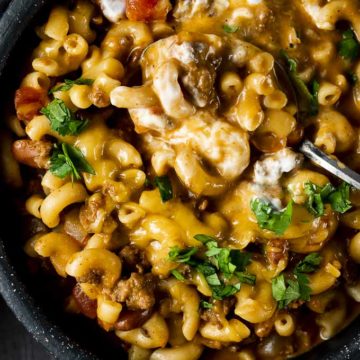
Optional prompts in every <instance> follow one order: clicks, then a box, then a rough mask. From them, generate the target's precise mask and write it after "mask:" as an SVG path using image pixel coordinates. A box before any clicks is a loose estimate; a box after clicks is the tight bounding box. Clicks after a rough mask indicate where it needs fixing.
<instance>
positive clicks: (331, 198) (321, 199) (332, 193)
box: [304, 182, 351, 217]
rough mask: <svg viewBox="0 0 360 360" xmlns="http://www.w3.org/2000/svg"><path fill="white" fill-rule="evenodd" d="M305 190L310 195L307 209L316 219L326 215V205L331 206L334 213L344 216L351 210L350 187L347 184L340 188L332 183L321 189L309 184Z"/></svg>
mask: <svg viewBox="0 0 360 360" xmlns="http://www.w3.org/2000/svg"><path fill="white" fill-rule="evenodd" d="M304 189H305V194H306V195H308V198H307V201H306V208H307V209H308V211H309V212H310V213H311V214H312V215H314V216H315V217H319V216H322V215H324V209H325V206H324V204H330V205H331V207H332V209H333V210H334V211H337V212H340V213H342V214H343V213H345V212H346V211H348V210H349V209H351V202H350V185H349V184H347V183H345V182H343V183H342V184H341V185H340V186H339V187H338V188H335V187H334V186H333V185H331V184H330V183H328V184H326V185H325V186H323V187H321V186H318V185H315V184H313V183H311V182H307V183H306V184H305V187H304Z"/></svg>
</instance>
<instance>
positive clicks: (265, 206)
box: [250, 198, 293, 235]
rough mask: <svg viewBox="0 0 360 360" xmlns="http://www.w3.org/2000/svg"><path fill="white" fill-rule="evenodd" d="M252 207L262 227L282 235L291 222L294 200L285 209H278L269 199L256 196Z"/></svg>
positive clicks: (251, 204)
mask: <svg viewBox="0 0 360 360" xmlns="http://www.w3.org/2000/svg"><path fill="white" fill-rule="evenodd" d="M250 207H251V210H252V211H253V213H254V214H255V216H256V219H257V222H258V225H259V226H260V228H261V229H267V230H270V231H273V232H274V233H275V234H277V235H282V234H283V233H284V232H285V230H286V229H287V228H288V226H289V225H290V224H291V219H292V212H293V202H292V201H290V202H289V203H288V204H287V206H286V208H285V209H283V210H277V209H275V208H274V206H273V205H272V204H271V203H270V202H269V201H266V200H263V199H259V198H256V199H253V200H251V203H250Z"/></svg>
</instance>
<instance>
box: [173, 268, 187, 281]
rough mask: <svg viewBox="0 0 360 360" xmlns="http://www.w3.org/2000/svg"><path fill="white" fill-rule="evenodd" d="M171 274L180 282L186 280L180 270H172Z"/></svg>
mask: <svg viewBox="0 0 360 360" xmlns="http://www.w3.org/2000/svg"><path fill="white" fill-rule="evenodd" d="M170 272H171V274H172V275H173V276H174V278H176V279H178V280H180V281H184V280H185V278H184V276H183V274H181V272H180V271H179V270H176V269H174V270H171V271H170Z"/></svg>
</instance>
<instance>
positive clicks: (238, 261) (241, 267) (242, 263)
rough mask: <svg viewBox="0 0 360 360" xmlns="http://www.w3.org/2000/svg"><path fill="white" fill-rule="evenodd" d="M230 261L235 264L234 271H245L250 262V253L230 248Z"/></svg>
mask: <svg viewBox="0 0 360 360" xmlns="http://www.w3.org/2000/svg"><path fill="white" fill-rule="evenodd" d="M230 258H231V262H232V263H233V264H234V265H236V271H245V268H246V267H247V266H248V265H249V264H250V262H251V253H249V252H244V251H240V250H237V249H232V250H231V253H230Z"/></svg>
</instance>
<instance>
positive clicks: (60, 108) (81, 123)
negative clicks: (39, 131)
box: [40, 99, 88, 136]
mask: <svg viewBox="0 0 360 360" xmlns="http://www.w3.org/2000/svg"><path fill="white" fill-rule="evenodd" d="M40 112H41V113H42V114H44V115H45V116H46V117H47V118H48V119H49V121H50V126H51V129H53V130H54V131H56V132H57V133H59V134H60V135H62V136H65V135H78V134H80V133H81V131H83V130H84V129H85V127H86V126H87V125H88V120H81V119H78V118H77V117H76V116H75V114H74V113H73V112H72V111H71V110H70V109H69V108H68V107H67V106H66V105H65V103H64V102H63V101H62V100H60V99H54V100H53V101H52V102H51V103H49V104H48V105H47V106H45V107H43V108H42V109H41V110H40Z"/></svg>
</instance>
